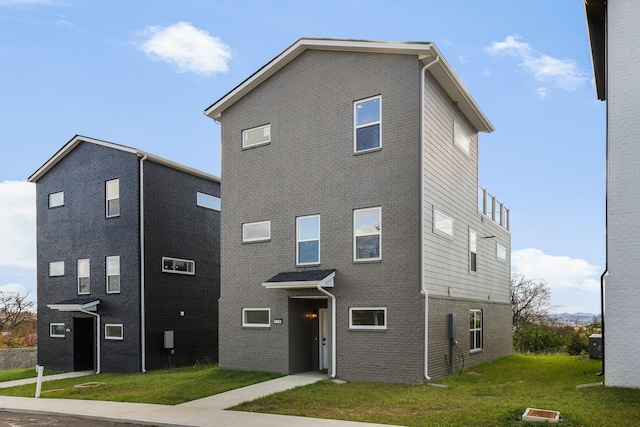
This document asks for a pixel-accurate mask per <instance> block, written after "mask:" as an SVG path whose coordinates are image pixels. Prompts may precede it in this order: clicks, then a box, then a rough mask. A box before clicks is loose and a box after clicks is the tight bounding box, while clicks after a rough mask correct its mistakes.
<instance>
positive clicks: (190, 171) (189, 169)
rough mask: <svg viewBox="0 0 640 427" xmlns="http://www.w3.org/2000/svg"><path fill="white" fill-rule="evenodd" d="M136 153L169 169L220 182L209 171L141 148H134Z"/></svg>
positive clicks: (218, 178)
mask: <svg viewBox="0 0 640 427" xmlns="http://www.w3.org/2000/svg"><path fill="white" fill-rule="evenodd" d="M136 154H137V155H138V157H140V158H143V157H145V156H146V158H147V160H151V161H152V162H154V163H159V164H161V165H164V166H167V167H170V168H171V169H176V170H179V171H182V172H185V173H188V174H189V175H195V176H197V177H200V178H204V179H207V180H209V181H213V182H217V183H220V177H218V176H215V175H211V174H209V173H206V172H203V171H201V170H198V169H194V168H192V167H189V166H185V165H183V164H181V163H176V162H174V161H172V160H168V159H165V158H164V157H160V156H156V155H155V154H151V153H147V152H145V151H141V150H136Z"/></svg>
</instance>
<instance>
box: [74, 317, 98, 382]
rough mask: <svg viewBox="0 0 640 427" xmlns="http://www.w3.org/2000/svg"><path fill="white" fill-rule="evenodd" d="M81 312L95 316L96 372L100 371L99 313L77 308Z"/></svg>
mask: <svg viewBox="0 0 640 427" xmlns="http://www.w3.org/2000/svg"><path fill="white" fill-rule="evenodd" d="M78 310H79V311H80V312H81V313H85V314H90V315H92V316H94V317H95V318H96V374H99V373H100V315H99V314H98V313H94V312H92V311H87V310H84V309H82V308H78Z"/></svg>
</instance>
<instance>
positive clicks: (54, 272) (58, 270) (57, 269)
mask: <svg viewBox="0 0 640 427" xmlns="http://www.w3.org/2000/svg"><path fill="white" fill-rule="evenodd" d="M49 276H51V277H55V276H64V261H54V262H50V263H49Z"/></svg>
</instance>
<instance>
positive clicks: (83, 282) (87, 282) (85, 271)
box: [78, 259, 91, 295]
mask: <svg viewBox="0 0 640 427" xmlns="http://www.w3.org/2000/svg"><path fill="white" fill-rule="evenodd" d="M90 292H91V274H90V266H89V260H88V259H79V260H78V294H80V295H82V294H88V293H90Z"/></svg>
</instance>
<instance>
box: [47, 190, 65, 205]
mask: <svg viewBox="0 0 640 427" xmlns="http://www.w3.org/2000/svg"><path fill="white" fill-rule="evenodd" d="M59 206H64V191H59V192H57V193H51V194H49V207H50V208H57V207H59Z"/></svg>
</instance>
